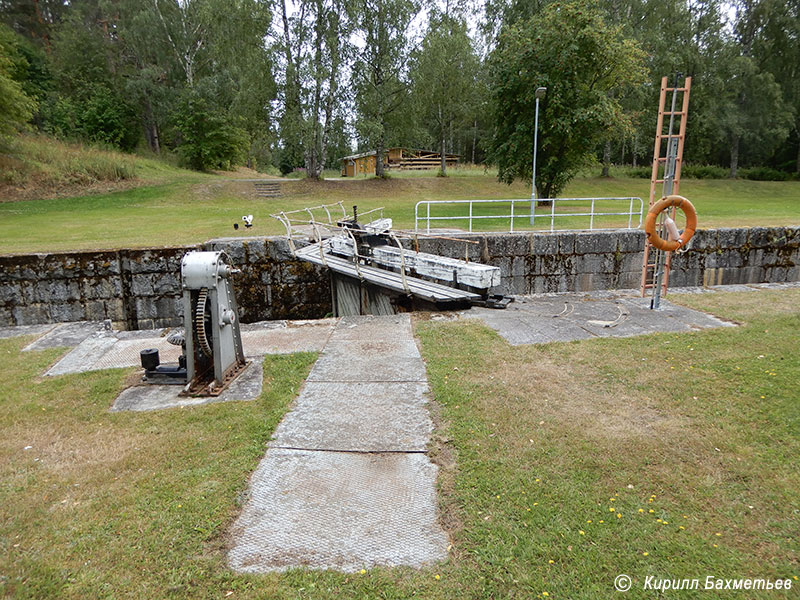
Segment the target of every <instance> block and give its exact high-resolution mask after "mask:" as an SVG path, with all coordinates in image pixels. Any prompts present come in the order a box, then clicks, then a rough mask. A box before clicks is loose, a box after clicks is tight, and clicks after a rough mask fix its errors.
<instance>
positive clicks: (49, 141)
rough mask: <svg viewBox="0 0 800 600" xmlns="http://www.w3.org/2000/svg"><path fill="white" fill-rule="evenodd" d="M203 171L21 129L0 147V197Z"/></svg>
mask: <svg viewBox="0 0 800 600" xmlns="http://www.w3.org/2000/svg"><path fill="white" fill-rule="evenodd" d="M200 180H202V176H201V175H199V174H197V173H193V172H191V171H187V170H185V169H179V168H177V167H175V166H173V165H170V164H169V163H167V162H165V161H163V160H159V159H156V158H155V157H150V158H148V157H145V156H139V155H135V154H125V153H122V152H116V151H112V150H103V149H100V148H97V147H93V146H86V145H83V144H77V143H67V142H62V141H59V140H57V139H54V138H51V137H48V136H44V135H20V136H18V137H16V138H15V139H13V140H12V141H11V142H10V144H9V147H8V148H7V149H6V150H5V151H4V152H2V153H0V198H2V199H3V200H26V199H27V200H30V199H37V200H38V199H41V198H51V197H59V196H60V197H73V196H77V195H80V194H85V193H87V192H98V191H110V190H116V189H126V188H130V187H131V186H135V185H143V184H148V183H149V184H152V183H163V182H165V181H200Z"/></svg>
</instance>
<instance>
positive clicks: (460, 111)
mask: <svg viewBox="0 0 800 600" xmlns="http://www.w3.org/2000/svg"><path fill="white" fill-rule="evenodd" d="M478 63H479V61H478V57H477V56H476V55H475V53H474V51H473V48H472V42H471V41H470V39H469V35H468V34H467V24H466V21H464V20H458V19H454V18H452V17H449V16H447V15H438V14H436V13H434V14H433V15H431V17H430V23H429V25H428V31H427V33H426V34H425V38H424V39H423V40H422V45H421V46H420V48H419V49H418V50H417V51H415V52H414V53H413V54H412V65H411V69H410V73H409V76H410V78H411V79H412V81H414V88H413V98H414V101H415V103H416V109H417V111H418V114H419V116H420V120H421V122H422V123H424V124H425V126H426V127H427V130H428V133H429V134H430V136H431V138H432V139H433V140H434V141H435V144H436V145H437V146H438V147H439V150H440V152H441V154H442V157H443V158H444V155H445V154H446V140H447V136H448V134H449V132H450V131H451V129H452V127H453V125H454V124H455V123H456V122H460V121H462V120H463V119H464V118H465V117H466V115H467V114H468V111H469V108H470V99H471V98H472V97H473V95H474V92H475V87H476V84H475V75H476V74H477V72H478ZM446 170H447V165H446V162H445V161H444V160H443V161H442V166H441V169H440V173H441V176H443V177H444V176H446Z"/></svg>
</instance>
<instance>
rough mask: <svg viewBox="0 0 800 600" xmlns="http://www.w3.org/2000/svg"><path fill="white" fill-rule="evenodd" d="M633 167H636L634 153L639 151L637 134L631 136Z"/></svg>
mask: <svg viewBox="0 0 800 600" xmlns="http://www.w3.org/2000/svg"><path fill="white" fill-rule="evenodd" d="M632 151H633V168H634V169H635V168H636V153H637V152H638V151H639V134H638V133H637V134H636V135H634V136H633V150H632Z"/></svg>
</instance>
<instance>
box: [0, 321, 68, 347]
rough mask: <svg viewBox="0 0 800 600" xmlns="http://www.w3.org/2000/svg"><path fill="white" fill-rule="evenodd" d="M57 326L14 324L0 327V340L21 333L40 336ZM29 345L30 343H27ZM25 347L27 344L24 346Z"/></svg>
mask: <svg viewBox="0 0 800 600" xmlns="http://www.w3.org/2000/svg"><path fill="white" fill-rule="evenodd" d="M56 327H58V325H57V324H49V325H15V326H13V327H0V340H4V339H7V338H12V337H21V336H23V335H37V336H42V335H44V334H45V333H48V332H49V331H52V330H53V329H55V328H56ZM29 345H30V344H29ZM26 348H27V346H26Z"/></svg>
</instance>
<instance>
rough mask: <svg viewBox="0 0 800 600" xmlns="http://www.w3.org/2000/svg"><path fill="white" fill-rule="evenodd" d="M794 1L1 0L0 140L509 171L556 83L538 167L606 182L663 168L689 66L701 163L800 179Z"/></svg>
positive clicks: (263, 160) (690, 147) (282, 167)
mask: <svg viewBox="0 0 800 600" xmlns="http://www.w3.org/2000/svg"><path fill="white" fill-rule="evenodd" d="M478 2H480V0H478ZM799 12H800V0H788V1H786V0H735V1H733V2H720V1H719V0H708V1H705V0H658V1H654V0H603V1H600V2H592V3H587V2H581V1H577V2H552V1H551V2H548V1H538V0H485V2H484V3H470V2H469V1H468V0H431V1H430V2H424V1H422V0H291V1H289V0H268V1H262V0H75V1H71V2H67V1H65V0H0V21H2V25H0V136H2V142H0V143H2V144H3V145H5V146H6V147H8V144H10V143H11V142H10V140H13V136H14V134H15V133H16V132H17V131H20V130H24V129H34V130H39V131H41V132H44V133H47V134H49V135H53V136H56V137H58V138H62V139H67V140H77V141H83V142H90V143H95V144H100V145H105V146H110V147H114V148H118V149H121V150H124V151H129V152H134V151H135V152H140V153H154V154H161V155H170V156H171V155H173V154H174V155H177V156H179V157H180V160H181V161H183V163H184V164H186V165H187V166H190V167H192V168H195V169H198V170H208V169H217V168H223V169H225V168H232V167H234V166H236V165H247V166H249V167H251V168H256V169H258V170H261V171H265V172H272V171H275V170H279V171H280V172H281V173H283V174H288V173H291V172H293V171H298V170H300V171H303V172H304V173H305V174H306V175H307V176H308V177H311V178H314V177H320V176H321V174H322V171H323V169H325V168H338V166H339V160H340V159H341V157H343V156H345V155H348V154H352V153H354V152H361V151H371V150H377V152H378V155H379V167H378V171H379V172H378V175H382V174H383V173H382V169H381V164H380V163H381V161H380V157H381V156H382V155H383V152H384V150H385V149H386V148H389V147H391V146H404V147H409V148H429V149H436V150H441V151H443V152H448V153H455V154H459V155H460V156H461V160H462V162H468V163H475V164H481V163H484V164H492V165H495V166H497V167H498V172H499V175H500V178H501V179H503V180H506V181H511V180H513V179H514V178H525V177H528V176H529V175H530V166H529V165H530V160H529V159H530V156H531V153H532V142H533V120H534V114H533V111H534V102H533V93H534V90H535V88H536V87H537V86H545V87H547V88H548V94H547V96H546V97H545V99H544V100H543V102H542V107H541V108H542V113H541V116H540V118H541V120H542V122H541V129H540V144H542V147H541V149H540V152H541V153H542V154H541V155H540V157H541V160H542V161H543V167H542V168H543V171H544V172H545V173H546V172H547V165H548V164H550V167H551V168H555V169H556V171H557V170H558V169H559V168H560V169H561V170H562V171H565V172H567V173H569V172H571V170H574V169H575V168H577V167H578V166H582V165H583V166H585V165H586V164H587V163H592V162H593V163H594V164H595V165H596V166H597V168H598V169H600V168H602V169H603V171H604V173H606V174H607V173H608V167H609V165H611V164H612V163H613V164H617V165H631V167H637V166H641V165H647V164H649V161H650V158H651V156H652V139H653V134H654V131H653V130H654V124H655V115H656V111H657V98H658V89H659V86H660V80H661V77H662V76H664V75H668V76H669V77H670V82H672V80H673V78H674V77H675V73H677V72H680V73H681V74H682V75H683V76H691V77H692V78H693V86H692V97H691V105H690V115H689V121H688V136H687V137H688V140H687V145H686V154H685V160H686V162H687V165H694V167H695V171H694V173H695V175H696V176H701V177H702V176H708V177H722V176H729V177H736V176H737V175H741V174H742V172H741V171H740V168H742V167H748V171H747V176H748V177H751V178H755V179H777V180H781V179H789V178H796V177H798V176H800V73H798V69H800V18H799V17H798V13H799ZM571 146H574V147H575V148H576V150H575V151H574V152H572V153H570V152H571V150H570V148H571ZM0 151H2V150H1V149H0ZM559 152H560V154H559ZM559 156H560V157H561V158H559ZM559 160H562V162H561V163H558V164H557V161H559ZM551 170H552V169H551ZM642 170H643V171H646V172H647V175H648V176H649V169H647V168H646V167H645V168H643V169H642ZM545 179H547V178H545ZM549 181H551V183H553V186H554V188H553V189H552V190H551V191H556V192H557V191H558V188H559V187H560V186H559V184H558V177H555V176H551V177H550V178H549ZM540 193H541V192H540ZM553 195H555V194H553ZM544 197H548V196H547V194H545V195H544Z"/></svg>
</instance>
